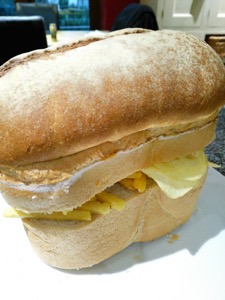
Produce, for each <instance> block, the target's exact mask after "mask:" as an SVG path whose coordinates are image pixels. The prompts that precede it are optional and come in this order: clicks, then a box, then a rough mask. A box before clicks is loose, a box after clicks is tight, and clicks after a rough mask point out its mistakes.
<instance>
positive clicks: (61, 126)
mask: <svg viewBox="0 0 225 300" xmlns="http://www.w3.org/2000/svg"><path fill="white" fill-rule="evenodd" d="M0 95H1V99H0V111H1V114H0V137H1V144H0V165H2V166H22V165H29V164H33V163H38V162H42V161H49V160H53V159H58V158H61V157H65V156H69V155H72V154H75V153H80V152H82V151H86V150H87V149H91V148H93V147H96V146H98V145H103V144H105V143H111V144H113V143H115V142H118V141H120V140H121V141H122V140H123V141H124V139H126V138H128V139H129V137H131V136H133V135H135V134H137V133H138V134H142V133H143V132H145V131H146V130H150V131H152V132H153V133H152V134H153V135H154V134H157V132H160V133H161V134H162V133H163V132H164V131H165V132H166V131H171V130H174V132H176V131H182V130H184V131H185V130H186V128H194V127H196V126H199V125H204V124H206V123H207V122H208V121H209V120H211V119H213V118H215V117H216V115H217V113H218V110H219V109H220V108H221V107H222V106H223V104H224V101H225V69H224V65H223V63H222V61H221V59H220V57H219V56H218V55H217V54H216V53H215V52H214V50H213V49H212V48H211V47H210V46H208V45H207V44H206V43H205V42H203V41H200V40H199V39H197V38H196V37H194V36H191V35H189V34H186V33H182V32H179V31H170V30H163V31H150V30H144V29H125V30H121V31H118V32H114V33H109V34H106V35H104V36H102V37H100V38H93V37H92V38H90V37H89V38H87V37H86V38H84V39H81V40H77V41H74V42H73V43H70V44H67V45H63V46H58V47H50V48H48V49H45V50H38V51H33V52H30V53H27V54H22V55H19V56H17V57H15V58H13V59H11V60H10V61H8V62H7V63H5V64H4V65H3V66H1V67H0Z"/></svg>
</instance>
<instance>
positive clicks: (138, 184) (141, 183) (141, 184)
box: [133, 172, 146, 193]
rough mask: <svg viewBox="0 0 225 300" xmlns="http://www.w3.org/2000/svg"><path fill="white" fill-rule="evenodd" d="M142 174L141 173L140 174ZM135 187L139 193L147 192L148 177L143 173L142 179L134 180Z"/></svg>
mask: <svg viewBox="0 0 225 300" xmlns="http://www.w3.org/2000/svg"><path fill="white" fill-rule="evenodd" d="M140 173H141V172H140ZM133 186H134V188H135V189H137V190H138V192H140V193H143V192H145V190H146V175H145V174H143V173H141V177H140V178H139V179H134V180H133Z"/></svg>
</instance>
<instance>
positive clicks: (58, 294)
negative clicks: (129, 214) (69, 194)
mask: <svg viewBox="0 0 225 300" xmlns="http://www.w3.org/2000/svg"><path fill="white" fill-rule="evenodd" d="M4 206H5V202H4V200H3V199H0V210H1V211H2V210H3V209H4ZM173 234H177V235H178V237H179V239H178V240H174V241H173V242H172V243H169V242H170V241H171V239H170V237H169V236H165V237H163V238H160V239H158V240H156V241H154V242H150V243H142V244H134V245H132V246H130V247H129V248H127V249H125V250H124V251H122V252H121V253H119V254H117V255H115V256H114V257H112V258H110V259H108V260H107V261H105V262H103V263H101V264H99V265H97V266H95V267H93V268H92V269H89V270H81V271H61V270H58V269H54V268H51V267H49V266H47V265H45V264H44V263H43V262H42V261H41V260H40V259H39V258H38V257H37V256H36V254H34V252H33V250H32V248H31V246H30V244H29V242H28V240H27V237H26V234H25V232H24V230H23V226H22V223H21V221H20V220H18V219H4V218H3V217H2V216H0V237H1V246H0V275H1V279H0V280H1V283H0V299H4V300H8V299H9V300H11V299H17V298H19V299H23V300H26V299H29V300H30V299H32V300H36V299H42V300H43V299H52V300H55V299H60V300H61V299H98V300H100V299H119V300H120V299H129V298H131V299H135V298H136V299H138V300H141V299H154V300H155V299H166V300H168V299H173V300H176V299H179V300H181V299H182V300H184V299H188V300H189V299H191V300H195V299H196V300H202V299H204V300H212V299H214V300H224V299H225V177H224V176H222V175H221V174H219V173H218V172H217V171H215V170H213V169H211V168H210V170H209V173H208V177H207V181H206V184H205V186H204V189H203V191H202V193H201V197H200V200H199V204H198V209H197V211H196V212H195V213H194V214H193V216H192V218H191V219H190V221H189V222H188V223H186V224H185V225H183V226H181V227H180V228H179V229H177V230H176V231H174V232H173ZM99 251H101V249H99Z"/></svg>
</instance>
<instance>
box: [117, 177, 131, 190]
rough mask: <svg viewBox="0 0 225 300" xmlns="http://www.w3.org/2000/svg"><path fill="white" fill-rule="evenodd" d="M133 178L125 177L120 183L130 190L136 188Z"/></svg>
mask: <svg viewBox="0 0 225 300" xmlns="http://www.w3.org/2000/svg"><path fill="white" fill-rule="evenodd" d="M133 181H134V180H133V179H130V178H124V179H122V180H120V184H122V185H123V186H124V187H125V188H127V189H129V190H134V189H135V188H134V185H133Z"/></svg>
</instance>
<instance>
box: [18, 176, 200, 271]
mask: <svg viewBox="0 0 225 300" xmlns="http://www.w3.org/2000/svg"><path fill="white" fill-rule="evenodd" d="M203 181H204V180H202V182H201V185H200V186H199V187H198V188H196V189H193V190H191V191H190V192H188V193H187V194H185V195H184V196H182V197H180V198H178V199H176V200H174V199H170V198H168V197H167V196H166V194H165V193H164V192H163V191H162V190H161V189H160V188H159V187H158V186H157V184H155V182H153V181H152V180H151V179H149V180H147V187H146V191H145V192H144V193H139V192H136V191H131V190H128V189H126V188H124V187H122V186H121V185H120V184H115V185H114V186H113V187H112V188H111V189H110V192H112V193H113V194H116V195H117V196H119V197H120V198H122V199H124V200H125V201H126V205H125V207H124V208H123V209H122V210H121V211H117V210H114V209H112V210H111V212H110V213H109V214H105V215H96V216H95V217H94V218H93V220H92V221H87V222H77V221H54V220H41V219H23V223H24V227H25V229H26V232H27V235H28V237H29V240H30V242H31V244H32V246H33V248H34V250H35V252H36V253H37V254H38V256H39V257H40V258H41V259H42V260H43V261H44V262H45V263H47V264H49V265H51V266H54V267H58V268H64V269H81V268H86V267H90V266H93V265H95V264H98V263H100V262H102V261H104V260H106V259H107V258H109V257H111V256H112V255H114V254H116V253H118V252H120V251H121V250H123V249H124V248H126V247H127V246H129V245H130V244H132V243H134V242H144V241H151V240H154V239H156V238H158V237H160V236H163V235H165V234H167V233H169V232H171V231H172V230H174V229H175V228H177V227H178V226H179V225H181V224H182V223H184V222H186V221H187V220H188V219H189V218H190V216H191V215H192V213H193V211H194V210H195V208H196V203H197V199H198V196H199V193H200V191H201V186H202V183H203Z"/></svg>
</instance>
